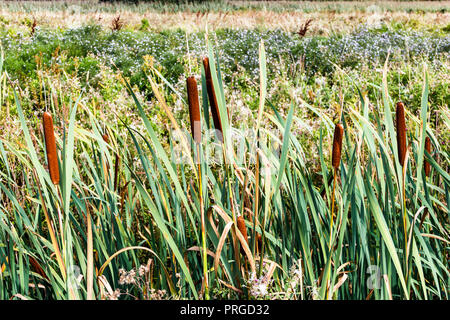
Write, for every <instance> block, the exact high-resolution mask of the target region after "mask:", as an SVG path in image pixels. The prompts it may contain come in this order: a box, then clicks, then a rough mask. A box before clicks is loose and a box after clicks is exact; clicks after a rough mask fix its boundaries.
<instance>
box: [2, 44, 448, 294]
mask: <svg viewBox="0 0 450 320" xmlns="http://www.w3.org/2000/svg"><path fill="white" fill-rule="evenodd" d="M208 56H209V61H210V63H211V73H212V83H213V86H214V90H215V94H216V97H217V103H218V110H219V114H220V119H221V128H222V132H223V140H222V141H223V143H222V142H221V140H214V135H213V136H209V137H210V138H209V139H208V135H207V134H206V133H205V132H204V135H203V140H202V143H201V144H200V145H199V146H198V148H192V147H193V145H192V142H190V140H189V137H190V135H189V134H188V135H180V134H179V133H180V132H179V130H177V129H180V128H188V126H187V125H185V123H186V122H184V121H180V117H181V115H182V114H183V112H182V111H180V114H179V115H178V114H177V117H175V116H174V114H173V111H174V112H176V110H177V108H180V109H181V110H186V109H187V106H186V102H185V101H186V97H185V93H184V92H185V89H184V87H181V86H178V87H174V86H173V85H172V83H171V81H169V80H167V79H165V78H164V77H163V75H161V73H160V72H159V70H158V68H157V67H156V66H155V65H152V64H149V65H148V66H147V68H148V69H147V73H146V77H145V79H143V80H142V81H147V83H148V85H149V86H150V87H151V90H152V96H153V97H154V98H153V99H152V100H153V102H152V106H154V107H155V108H156V107H157V108H159V110H160V112H159V115H153V116H150V115H151V114H152V110H151V108H149V107H148V106H147V105H146V104H147V102H146V95H145V94H140V93H139V91H138V90H137V88H136V87H135V88H133V87H132V86H131V85H130V84H129V82H128V81H127V80H126V78H123V77H121V75H120V73H118V74H116V77H117V78H116V79H117V80H112V82H113V83H114V82H121V83H122V85H124V86H125V87H126V90H128V94H129V97H130V98H131V99H132V101H133V103H134V105H133V106H132V107H131V109H129V110H127V113H125V112H121V108H122V106H121V105H120V104H121V102H120V101H114V102H112V103H111V104H110V107H111V108H105V106H104V105H103V106H101V107H100V108H99V107H98V105H96V102H95V101H96V98H95V97H94V98H92V96H93V93H94V92H95V90H94V91H88V92H86V91H83V90H82V89H79V90H74V91H72V92H70V91H68V92H62V91H61V88H60V87H58V86H57V84H58V83H57V82H53V80H54V79H53V78H51V77H50V75H48V74H47V75H46V77H45V78H43V79H42V80H41V84H40V86H41V88H42V90H41V96H42V98H40V100H39V101H40V103H39V104H38V105H35V107H37V108H35V109H34V116H35V117H36V118H35V121H28V119H30V118H33V113H31V114H30V113H25V112H24V108H23V107H22V101H24V100H25V101H27V100H28V101H30V99H29V91H27V89H21V88H20V86H18V85H17V84H15V83H14V82H13V81H11V80H10V79H8V75H7V73H3V74H2V81H1V83H2V88H1V90H0V91H1V92H8V94H12V95H13V97H14V112H11V113H10V114H8V115H7V117H8V120H9V121H10V122H11V123H14V122H16V123H17V121H18V120H19V122H18V123H19V126H20V128H19V129H18V131H14V132H15V134H14V132H9V133H8V131H9V128H10V127H9V125H8V126H7V125H5V126H4V127H3V128H2V129H3V130H2V131H3V132H2V136H1V139H0V155H1V157H0V188H1V194H0V268H1V269H0V270H1V273H0V298H1V299H10V298H16V299H19V298H21V299H27V298H37V299H67V298H70V299H79V298H81V299H84V298H88V299H91V298H98V299H100V298H101V299H116V298H120V299H129V298H139V299H160V298H170V299H180V298H181V299H183V298H199V297H203V298H205V297H206V298H208V297H209V298H216V299H221V298H251V299H261V298H264V299H268V298H272V299H391V298H392V299H448V290H447V289H448V281H449V277H448V276H449V274H448V244H449V236H448V226H449V220H448V219H449V216H448V214H449V207H448V206H449V185H450V177H449V175H448V162H449V159H448V153H447V152H446V150H445V149H444V148H443V146H444V145H445V143H444V142H443V141H440V139H439V138H438V137H439V135H438V132H437V131H438V130H442V131H445V132H446V133H447V134H448V126H449V114H448V106H435V108H436V110H437V111H438V113H439V114H440V116H441V117H442V123H440V124H439V126H438V127H436V126H434V127H432V126H431V124H430V120H433V117H432V113H431V112H430V107H431V104H430V103H429V98H430V96H431V95H430V85H429V76H428V71H427V69H426V68H423V69H422V70H421V71H420V72H421V74H422V78H421V79H422V81H421V88H420V94H419V96H418V98H414V99H417V100H418V101H417V102H416V103H418V105H419V107H418V114H415V113H414V112H411V111H409V108H408V104H406V121H407V127H408V131H407V142H408V147H407V150H408V151H407V152H406V160H405V163H404V164H403V163H401V162H400V161H399V159H400V158H399V151H398V149H397V135H398V134H399V132H398V127H397V129H396V126H395V123H396V121H394V117H393V113H392V111H393V110H394V106H395V100H393V99H392V98H391V96H390V93H391V92H390V90H389V86H388V79H389V78H388V74H389V70H388V65H389V64H388V62H386V64H385V66H384V67H383V68H382V75H381V79H380V81H378V82H374V83H373V84H372V86H373V87H374V88H376V89H377V90H378V99H375V100H371V99H370V98H369V96H368V95H367V92H365V91H364V90H362V88H360V87H359V86H358V85H356V84H355V83H353V82H352V81H351V80H352V79H351V77H350V79H349V80H348V81H350V84H349V88H350V87H352V88H353V90H354V95H355V97H354V98H353V99H354V100H347V101H346V102H345V103H344V104H342V106H341V107H340V108H338V109H337V110H336V111H335V114H334V117H330V116H329V114H328V113H327V112H326V111H325V110H323V108H320V107H319V106H314V105H312V104H310V103H308V102H307V101H305V100H303V99H300V100H296V99H295V97H296V95H295V94H294V95H292V99H291V103H290V106H289V107H288V108H287V109H286V110H282V108H280V107H279V106H278V105H277V104H276V103H274V101H273V99H272V98H271V96H270V95H269V92H268V91H269V88H270V87H269V86H268V83H269V82H268V79H269V78H270V77H271V76H269V77H268V76H267V74H268V72H269V73H270V68H267V63H266V53H265V49H264V45H263V44H262V42H261V44H260V46H259V65H258V67H259V68H258V70H259V79H258V81H259V84H253V85H254V86H256V88H254V90H255V91H256V92H257V93H258V96H257V98H256V99H257V101H258V102H259V103H258V105H257V108H256V110H255V111H254V112H251V113H250V114H249V115H247V117H248V119H247V121H242V120H241V121H236V120H234V121H233V119H234V116H233V113H234V112H235V111H234V110H233V109H229V110H228V111H227V100H228V99H229V96H228V93H229V92H228V93H227V92H226V91H225V84H226V82H223V79H224V78H226V73H225V71H224V70H225V69H221V67H220V68H219V67H218V66H219V64H218V60H216V56H215V55H214V53H213V50H212V47H209V49H208ZM197 68H198V69H196V70H199V69H200V70H201V74H202V76H201V78H198V77H197V78H198V79H199V80H200V83H201V90H200V95H201V97H202V99H201V101H202V104H203V108H201V110H202V111H201V123H202V127H203V129H204V130H207V129H210V128H214V125H213V121H212V119H211V118H210V111H209V110H210V107H211V106H208V104H209V103H208V99H207V93H206V92H207V88H206V86H207V82H206V78H205V70H204V69H203V68H201V67H200V66H198V67H197ZM6 69H7V70H8V65H6ZM199 73H200V72H199ZM38 75H39V73H38ZM40 75H44V74H42V73H41V74H40ZM64 76H67V75H65V74H64V73H62V74H61V78H63V77H64ZM341 77H342V78H348V75H346V74H345V73H342V75H341ZM66 80H67V81H71V80H70V78H66ZM51 84H53V85H54V86H51ZM75 87H76V86H75ZM90 95H92V96H90ZM297 98H298V96H297ZM2 99H3V96H2ZM124 99H126V98H124ZM2 101H5V100H2ZM350 101H352V102H350ZM178 106H179V107H178ZM2 108H4V105H3V106H2ZM9 108H12V106H9ZM298 108H300V109H298ZM44 110H48V111H50V112H51V113H53V115H54V118H55V122H54V124H55V132H56V141H57V146H58V150H59V151H58V161H59V172H60V176H61V179H60V180H59V181H58V182H56V183H55V184H54V183H53V179H50V175H49V173H48V171H47V170H46V157H45V152H44V150H45V144H44V143H43V135H42V133H41V132H42V131H41V121H40V119H41V116H42V112H43V111H44ZM294 110H309V111H308V113H309V114H315V115H316V116H317V118H316V119H315V122H316V123H318V125H319V127H318V128H317V130H315V131H311V132H308V133H307V132H297V131H295V130H294V129H295V125H294V124H298V123H300V124H301V123H302V119H301V118H300V117H298V116H297V115H294ZM228 112H229V113H230V114H229V115H228V114H227V113H228ZM177 113H178V112H177ZM184 114H185V115H186V113H184ZM155 116H156V118H155ZM158 116H159V117H163V121H162V122H161V126H162V129H161V126H159V125H158V121H157V120H158ZM37 119H39V120H38V121H36V120H37ZM183 120H184V119H183ZM337 123H340V124H342V125H343V127H344V132H345V133H344V139H343V150H342V159H340V161H339V162H338V164H337V165H336V167H331V161H330V158H329V156H328V155H329V154H330V152H331V140H330V138H331V136H332V135H333V131H334V127H335V124H337ZM11 127H13V124H11ZM158 127H159V130H160V131H159V132H157V128H158ZM232 127H234V129H232ZM174 129H175V131H173V130H174ZM244 130H245V131H244ZM189 131H190V130H188V132H189ZM316 133H317V134H318V136H315V134H316ZM236 135H237V137H240V139H238V141H240V142H241V144H236V143H233V141H235V139H236ZM254 137H258V139H257V140H255V139H254ZM426 137H429V138H430V139H431V141H432V149H430V152H428V151H425V140H426ZM311 146H314V147H315V149H314V148H313V149H311ZM208 147H209V148H208ZM238 147H241V148H243V149H238ZM210 148H214V149H215V150H216V157H214V161H208V160H211V157H207V156H208V154H209V152H210V150H211V149H210ZM308 149H309V151H308V152H306V151H305V150H308ZM208 150H209V151H208ZM199 154H200V155H201V156H200V159H203V160H202V161H200V162H199V164H197V162H196V159H197V156H198V155H199ZM217 155H218V156H217ZM309 157H313V158H315V159H316V161H317V165H316V166H311V165H310V163H311V159H308V158H309ZM181 160H182V161H181ZM425 162H427V163H429V164H430V166H431V171H430V173H429V174H426V173H425V171H424V164H425ZM238 217H242V218H244V221H245V225H246V227H245V232H247V235H248V237H247V238H246V237H245V236H244V235H243V234H244V232H243V230H244V229H243V228H242V225H241V226H240V227H239V228H238V224H237V219H238ZM203 219H205V220H204V221H205V229H203V227H201V225H202V220H203ZM206 252H207V255H205V253H206ZM205 272H206V274H207V279H208V280H207V281H205V277H204V274H205ZM205 288H207V289H206V291H205Z"/></svg>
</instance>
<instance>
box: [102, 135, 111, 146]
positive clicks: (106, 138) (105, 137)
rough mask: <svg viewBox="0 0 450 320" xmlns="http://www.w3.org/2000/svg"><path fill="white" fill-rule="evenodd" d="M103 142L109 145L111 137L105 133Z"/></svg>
mask: <svg viewBox="0 0 450 320" xmlns="http://www.w3.org/2000/svg"><path fill="white" fill-rule="evenodd" d="M102 138H103V141H105V142H106V143H108V144H109V136H108V135H107V134H106V133H105V134H103V135H102Z"/></svg>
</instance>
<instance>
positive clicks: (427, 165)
mask: <svg viewBox="0 0 450 320" xmlns="http://www.w3.org/2000/svg"><path fill="white" fill-rule="evenodd" d="M425 151H426V152H428V154H430V155H431V139H430V137H426V138H425ZM424 169H425V177H429V176H430V172H431V165H430V163H429V162H428V161H427V160H425V163H424ZM427 216H428V208H425V210H424V212H423V215H422V219H420V224H419V230H420V229H422V224H423V223H424V221H425V218H426V217H427Z"/></svg>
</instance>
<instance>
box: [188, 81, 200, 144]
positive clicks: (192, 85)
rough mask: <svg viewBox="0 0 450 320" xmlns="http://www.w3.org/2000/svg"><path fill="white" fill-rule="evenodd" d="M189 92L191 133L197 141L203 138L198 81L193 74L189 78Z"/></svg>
mask: <svg viewBox="0 0 450 320" xmlns="http://www.w3.org/2000/svg"><path fill="white" fill-rule="evenodd" d="M186 82H187V92H188V102H189V117H190V121H191V133H192V137H193V138H194V141H195V143H200V142H201V140H202V135H201V125H200V106H199V102H198V88H197V81H196V80H195V78H194V77H193V76H191V77H189V78H187V81H186Z"/></svg>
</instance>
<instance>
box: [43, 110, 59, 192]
mask: <svg viewBox="0 0 450 320" xmlns="http://www.w3.org/2000/svg"><path fill="white" fill-rule="evenodd" d="M43 123H44V137H45V149H46V150H47V161H48V170H49V172H50V178H51V179H52V182H53V184H58V183H59V164H58V155H57V153H56V141H55V132H54V130H53V119H52V115H51V114H50V113H49V112H44V115H43Z"/></svg>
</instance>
